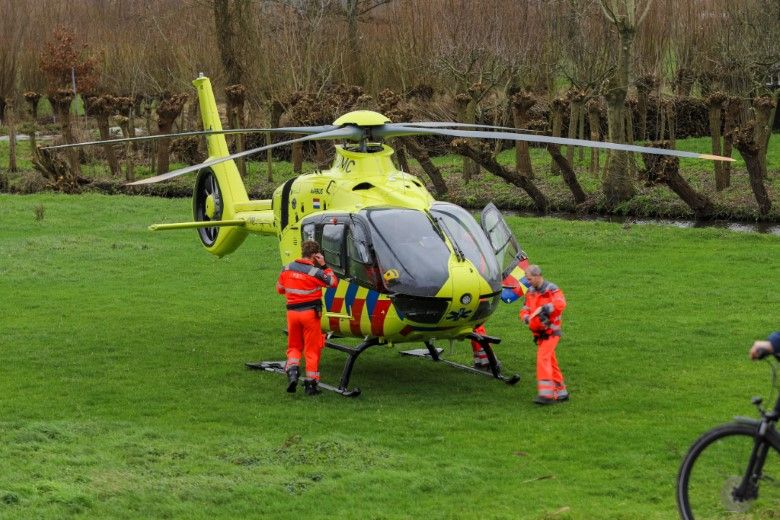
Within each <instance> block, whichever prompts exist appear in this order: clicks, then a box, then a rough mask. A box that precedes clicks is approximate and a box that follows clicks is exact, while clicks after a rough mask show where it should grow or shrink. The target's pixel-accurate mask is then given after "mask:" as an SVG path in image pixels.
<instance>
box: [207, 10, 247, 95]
mask: <svg viewBox="0 0 780 520" xmlns="http://www.w3.org/2000/svg"><path fill="white" fill-rule="evenodd" d="M213 2H214V4H213V8H214V10H213V11H214V25H215V27H216V32H217V47H218V48H219V57H220V59H221V60H222V66H223V67H225V73H226V74H227V82H228V84H229V85H235V84H238V83H241V81H242V80H243V76H244V66H243V59H242V57H243V54H242V49H243V45H242V41H243V39H244V38H245V37H246V35H245V34H242V32H244V31H243V30H242V26H243V25H244V24H245V23H246V20H247V15H248V13H246V7H247V3H248V1H247V0H232V1H231V0H213Z"/></svg>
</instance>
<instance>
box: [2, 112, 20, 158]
mask: <svg viewBox="0 0 780 520" xmlns="http://www.w3.org/2000/svg"><path fill="white" fill-rule="evenodd" d="M15 108H16V107H15V103H14V100H13V99H9V100H8V101H7V102H6V107H5V124H6V126H7V127H8V171H9V172H16V171H17V170H18V168H17V167H16V111H15Z"/></svg>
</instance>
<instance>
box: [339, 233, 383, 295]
mask: <svg viewBox="0 0 780 520" xmlns="http://www.w3.org/2000/svg"><path fill="white" fill-rule="evenodd" d="M347 270H348V272H349V276H351V277H352V278H354V279H355V280H356V281H357V282H358V283H359V284H360V285H364V286H366V287H368V288H369V289H373V290H375V291H380V292H386V289H385V286H384V284H383V283H382V274H381V272H380V271H379V266H378V265H377V262H376V259H375V258H374V255H373V253H372V251H371V248H370V246H369V243H368V239H367V237H366V234H365V232H364V231H363V229H362V227H360V226H359V225H353V226H350V227H349V229H348V230H347Z"/></svg>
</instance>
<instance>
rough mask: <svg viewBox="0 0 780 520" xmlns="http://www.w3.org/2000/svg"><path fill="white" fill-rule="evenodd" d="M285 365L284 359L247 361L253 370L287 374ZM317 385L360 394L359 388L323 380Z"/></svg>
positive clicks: (248, 366) (346, 395) (349, 394)
mask: <svg viewBox="0 0 780 520" xmlns="http://www.w3.org/2000/svg"><path fill="white" fill-rule="evenodd" d="M284 365H285V362H284V361H258V362H256V363H246V367H247V368H251V369H252V370H264V371H266V372H276V373H277V374H282V375H287V374H286V372H285V371H284ZM317 386H319V388H321V389H322V390H328V391H330V392H335V393H337V394H341V395H343V396H344V397H357V396H359V395H360V389H359V388H355V389H352V390H346V389H343V388H336V387H335V386H332V385H329V384H327V383H323V382H322V381H320V382H319V384H318V385H317Z"/></svg>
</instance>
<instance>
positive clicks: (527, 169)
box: [512, 91, 536, 179]
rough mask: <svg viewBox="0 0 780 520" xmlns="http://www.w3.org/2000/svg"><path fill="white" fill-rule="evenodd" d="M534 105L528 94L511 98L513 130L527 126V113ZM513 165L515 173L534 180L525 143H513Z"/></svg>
mask: <svg viewBox="0 0 780 520" xmlns="http://www.w3.org/2000/svg"><path fill="white" fill-rule="evenodd" d="M535 104H536V100H535V99H534V98H533V96H531V93H530V92H526V91H523V92H518V93H517V94H515V95H514V96H512V115H513V117H514V120H515V128H523V127H525V126H526V124H528V111H529V110H530V109H531V107H533V106H534V105H535ZM515 165H516V168H517V173H519V174H520V175H522V176H524V177H528V178H529V179H533V178H534V171H533V167H532V166H531V155H530V153H529V151H528V142H527V141H515Z"/></svg>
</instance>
